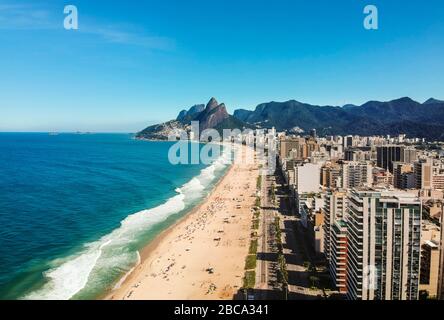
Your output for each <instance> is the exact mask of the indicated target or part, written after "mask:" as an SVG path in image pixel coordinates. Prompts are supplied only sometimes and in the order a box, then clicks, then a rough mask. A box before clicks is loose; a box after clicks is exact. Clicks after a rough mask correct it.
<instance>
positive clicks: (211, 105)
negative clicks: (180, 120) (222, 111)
mask: <svg viewBox="0 0 444 320" xmlns="http://www.w3.org/2000/svg"><path fill="white" fill-rule="evenodd" d="M218 105H219V102H217V100H216V99H215V98H211V99H210V101H209V102H208V103H207V106H206V108H205V109H206V110H207V111H210V110H213V109H215V108H217V106H218Z"/></svg>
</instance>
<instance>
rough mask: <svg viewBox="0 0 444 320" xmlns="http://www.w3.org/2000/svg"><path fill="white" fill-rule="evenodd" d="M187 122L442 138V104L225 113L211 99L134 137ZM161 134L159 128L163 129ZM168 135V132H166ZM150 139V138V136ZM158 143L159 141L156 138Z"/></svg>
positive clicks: (289, 105)
mask: <svg viewBox="0 0 444 320" xmlns="http://www.w3.org/2000/svg"><path fill="white" fill-rule="evenodd" d="M191 121H199V123H200V129H201V131H202V130H204V129H207V128H215V129H218V130H221V129H233V128H239V129H243V128H246V127H248V128H271V127H275V128H276V129H277V130H280V131H284V130H285V131H292V130H293V131H297V132H301V131H302V130H303V131H305V132H309V131H310V130H311V129H316V130H317V132H318V134H319V135H348V134H357V135H387V134H390V135H397V134H401V133H404V134H407V135H409V136H412V137H420V138H427V139H441V140H443V139H444V101H441V100H437V99H434V98H430V99H429V100H427V101H426V102H424V103H419V102H417V101H414V100H412V99H410V98H408V97H404V98H400V99H396V100H392V101H388V102H380V101H369V102H367V103H365V104H363V105H361V106H355V105H351V104H349V105H345V106H343V107H338V106H316V105H311V104H307V103H302V102H298V101H296V100H290V101H286V102H274V101H273V102H268V103H262V104H260V105H258V106H257V107H256V109H255V110H254V111H251V110H245V109H238V110H235V111H234V115H233V116H231V115H229V114H228V112H227V110H226V107H225V105H224V104H223V103H222V104H219V103H218V102H217V101H216V99H214V98H212V99H211V100H210V101H209V102H208V104H207V105H206V106H204V105H203V104H200V105H195V106H193V107H191V108H190V109H189V110H183V111H181V112H180V114H179V115H178V117H177V119H176V120H172V121H169V122H167V123H164V124H161V125H157V126H151V127H148V128H147V129H145V130H143V131H142V132H140V133H139V134H138V136H139V137H142V138H148V139H150V138H154V139H159V138H160V137H156V135H158V133H159V132H160V133H161V134H160V136H162V135H164V134H165V132H163V133H162V132H161V131H162V130H163V129H165V127H168V128H169V130H171V128H173V129H186V128H187V127H188V126H189V124H190V123H191ZM159 126H160V127H159ZM163 131H165V130H163ZM167 131H168V130H167ZM150 136H151V137H150ZM161 139H162V140H164V139H165V138H161Z"/></svg>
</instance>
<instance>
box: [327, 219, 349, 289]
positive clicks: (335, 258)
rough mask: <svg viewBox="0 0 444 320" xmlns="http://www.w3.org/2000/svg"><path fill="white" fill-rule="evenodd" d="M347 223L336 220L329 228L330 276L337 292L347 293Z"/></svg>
mask: <svg viewBox="0 0 444 320" xmlns="http://www.w3.org/2000/svg"><path fill="white" fill-rule="evenodd" d="M347 253H348V238H347V221H346V220H342V219H341V220H337V221H336V222H335V223H334V224H333V226H332V228H331V252H330V260H329V271H330V276H331V278H332V280H333V282H334V284H335V286H336V288H337V290H338V291H339V293H342V294H346V293H347V265H348V264H347Z"/></svg>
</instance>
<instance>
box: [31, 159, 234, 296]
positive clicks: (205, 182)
mask: <svg viewBox="0 0 444 320" xmlns="http://www.w3.org/2000/svg"><path fill="white" fill-rule="evenodd" d="M230 157H231V154H230V153H229V152H224V153H223V154H222V155H221V156H220V157H219V158H218V159H217V160H215V161H214V162H213V163H212V164H211V165H210V166H208V167H206V168H205V169H202V170H201V172H200V174H199V175H198V176H197V177H194V178H192V179H191V180H190V181H189V182H187V183H186V184H184V185H183V186H182V187H180V188H178V189H176V192H177V195H175V196H173V197H171V198H170V199H168V200H167V201H166V202H165V203H163V204H161V205H159V206H157V207H155V208H151V209H147V210H142V211H140V212H137V213H135V214H132V215H130V216H128V217H127V218H125V219H124V220H123V221H122V222H121V226H120V227H119V228H117V229H115V230H114V231H113V232H111V233H110V234H108V235H106V236H104V237H102V238H101V239H100V240H98V241H95V242H93V243H90V244H88V245H86V246H85V249H84V250H83V251H82V252H80V253H79V254H77V255H74V256H71V257H68V258H67V259H64V261H62V262H61V263H60V262H59V263H57V262H56V263H55V264H56V266H55V267H54V268H52V269H50V270H48V271H47V272H45V274H44V276H45V278H46V283H45V285H44V286H43V287H42V288H40V289H38V290H36V291H34V292H32V293H30V294H28V295H27V296H25V297H24V299H31V300H32V299H39V300H68V299H71V298H72V297H74V296H75V295H76V294H77V293H78V292H80V291H81V290H82V289H84V288H85V287H86V286H87V284H88V282H93V283H100V281H99V280H97V279H91V278H95V276H96V274H100V273H102V274H107V270H110V269H111V268H116V267H117V268H118V267H119V266H122V267H121V268H126V267H127V266H128V263H129V261H130V262H131V263H132V266H134V264H137V263H140V260H139V259H140V256H139V254H138V252H137V251H136V254H137V255H136V258H137V260H139V262H138V261H134V256H135V252H134V250H133V251H131V250H129V249H128V247H129V245H130V244H132V243H136V242H137V240H138V237H140V236H141V235H143V234H145V233H146V232H147V230H149V228H150V227H152V226H154V225H155V224H157V223H160V222H162V221H164V220H165V219H167V218H168V217H169V216H171V215H173V214H177V213H179V212H181V211H183V210H185V209H187V208H190V207H191V206H192V205H193V204H195V203H196V200H198V199H201V198H202V197H204V196H205V192H206V191H207V190H208V187H210V186H211V184H212V183H213V182H214V180H215V178H216V177H217V173H218V172H220V171H221V170H223V169H224V168H226V166H227V165H228V164H229V163H230ZM126 270H127V272H126V273H125V276H124V278H126V277H128V275H129V273H130V272H131V268H127V269H126ZM128 271H129V272H128ZM124 278H122V279H120V281H119V282H118V283H117V285H116V286H120V285H121V284H122V283H123V281H124V280H125V279H124Z"/></svg>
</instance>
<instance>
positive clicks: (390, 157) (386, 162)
mask: <svg viewBox="0 0 444 320" xmlns="http://www.w3.org/2000/svg"><path fill="white" fill-rule="evenodd" d="M404 148H405V147H404V146H397V145H387V146H381V147H377V148H376V153H377V166H378V167H379V168H383V169H385V170H387V171H390V172H392V173H393V162H404Z"/></svg>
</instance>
